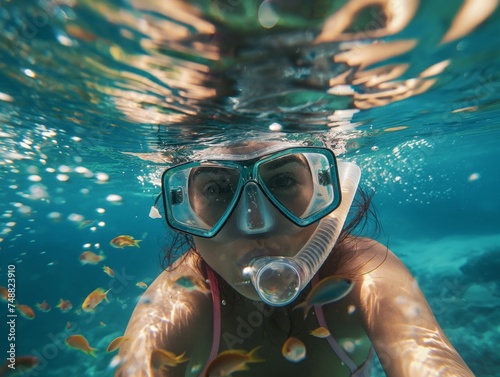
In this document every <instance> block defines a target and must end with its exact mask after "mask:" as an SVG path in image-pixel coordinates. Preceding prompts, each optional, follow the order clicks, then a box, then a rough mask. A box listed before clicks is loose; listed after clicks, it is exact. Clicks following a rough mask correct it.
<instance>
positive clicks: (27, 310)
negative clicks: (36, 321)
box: [16, 304, 35, 319]
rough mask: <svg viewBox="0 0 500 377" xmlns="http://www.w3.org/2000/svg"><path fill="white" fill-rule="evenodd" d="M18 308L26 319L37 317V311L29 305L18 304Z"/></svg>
mask: <svg viewBox="0 0 500 377" xmlns="http://www.w3.org/2000/svg"><path fill="white" fill-rule="evenodd" d="M16 309H17V311H18V312H19V313H21V315H22V316H23V317H24V318H26V319H33V318H35V312H34V310H33V309H31V307H30V306H28V305H22V304H16Z"/></svg>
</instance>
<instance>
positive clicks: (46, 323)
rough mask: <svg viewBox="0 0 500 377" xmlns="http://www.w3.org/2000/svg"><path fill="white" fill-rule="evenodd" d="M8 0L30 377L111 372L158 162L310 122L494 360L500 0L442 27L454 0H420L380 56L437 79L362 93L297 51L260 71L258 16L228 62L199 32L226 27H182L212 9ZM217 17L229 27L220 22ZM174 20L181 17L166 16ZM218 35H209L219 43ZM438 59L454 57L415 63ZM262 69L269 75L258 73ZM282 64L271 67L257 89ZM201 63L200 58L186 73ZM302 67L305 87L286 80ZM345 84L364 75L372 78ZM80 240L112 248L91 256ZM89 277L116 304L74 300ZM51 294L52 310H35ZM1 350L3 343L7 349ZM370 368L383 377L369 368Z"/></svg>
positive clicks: (490, 368) (484, 375) (472, 343)
mask: <svg viewBox="0 0 500 377" xmlns="http://www.w3.org/2000/svg"><path fill="white" fill-rule="evenodd" d="M202 3H203V4H202ZM341 3H342V2H341ZM0 4H1V6H0V23H1V25H0V26H1V32H0V33H1V35H0V68H1V69H0V125H1V131H0V155H1V156H2V158H1V160H0V179H1V182H2V190H1V191H0V286H4V287H7V272H8V266H9V265H11V266H15V295H16V300H17V302H18V303H19V304H26V305H29V306H30V307H32V308H33V309H34V310H35V318H34V319H32V320H29V319H26V318H24V317H22V316H20V315H18V316H17V317H16V326H15V338H16V340H15V351H16V355H17V356H21V355H35V356H37V357H38V358H39V359H40V364H39V365H38V366H37V367H36V368H35V369H34V370H32V371H31V372H29V373H26V375H27V376H44V377H45V376H47V377H56V376H68V375H76V376H105V375H106V376H112V375H113V370H112V368H111V367H110V366H109V365H110V362H111V360H112V358H113V356H114V355H115V353H107V352H106V347H107V346H108V344H109V342H110V341H111V340H112V339H114V338H115V337H117V336H119V335H122V334H123V333H124V331H125V328H126V325H127V322H128V318H129V317H130V315H131V313H132V311H133V308H134V306H135V304H136V303H137V301H138V299H139V298H140V296H141V294H142V293H143V292H144V289H143V288H140V287H138V286H137V285H136V284H137V283H138V282H145V283H146V284H149V283H151V282H152V281H153V280H154V279H155V277H156V276H157V275H158V274H159V273H160V272H161V271H162V267H161V260H162V255H163V254H162V249H164V248H165V247H166V246H167V245H168V244H169V241H170V240H171V233H170V231H169V230H168V229H167V226H166V224H165V223H164V221H162V220H153V219H151V218H149V217H148V213H149V209H150V207H151V206H152V205H153V203H154V200H155V197H156V196H157V195H158V193H159V192H160V187H159V185H158V183H159V175H160V174H161V171H162V170H163V169H164V168H165V166H167V165H169V164H170V163H171V162H172V161H173V160H174V159H175V157H176V156H178V155H181V156H186V155H189V153H191V151H192V150H193V149H200V148H203V147H206V146H211V145H214V144H217V143H220V142H227V141H231V140H241V139H245V138H252V137H260V138H264V137H272V138H283V139H290V138H293V139H299V140H300V139H307V140H313V139H321V140H323V141H324V142H326V143H327V144H328V145H331V146H332V148H334V149H335V151H336V152H337V154H338V156H339V158H340V159H345V160H348V161H353V162H356V163H357V164H358V165H359V166H360V167H361V169H362V181H361V185H362V186H363V187H364V188H365V189H366V190H368V191H374V192H375V196H374V200H373V203H374V208H375V209H376V212H377V217H378V219H379V221H380V223H381V225H382V231H381V233H380V234H379V235H378V236H377V239H378V240H379V241H380V242H382V243H384V244H386V245H388V246H389V248H390V249H391V250H392V251H393V252H394V253H396V254H397V255H398V256H399V257H400V258H401V259H402V260H403V262H404V263H405V264H406V265H407V267H408V268H409V269H410V271H411V272H412V273H413V274H414V275H415V276H416V278H417V280H418V282H419V284H420V286H421V288H422V290H423V292H424V293H425V295H426V297H427V299H428V301H429V303H430V305H431V307H432V308H433V310H434V313H435V315H436V317H437V319H438V322H439V323H440V325H441V326H442V327H443V329H444V331H445V333H446V334H447V335H448V337H449V338H450V340H451V342H452V344H453V345H454V346H455V348H456V349H457V350H458V351H459V353H460V354H461V355H462V357H463V358H464V360H465V361H466V362H467V364H468V365H469V367H470V368H471V369H472V370H473V372H474V373H475V375H476V376H479V377H493V376H498V375H499V372H498V367H499V366H500V356H499V353H498V344H499V343H500V310H499V309H500V274H499V271H500V195H499V187H500V173H499V168H498V162H499V161H500V148H499V147H498V143H499V140H500V94H499V93H500V80H499V79H500V71H499V68H500V54H499V51H500V27H499V26H498V25H500V11H499V8H498V6H497V7H496V8H495V9H494V10H493V11H492V12H491V14H490V15H489V16H488V17H487V18H486V19H485V20H484V21H483V22H481V23H480V24H479V25H477V26H476V27H475V28H474V29H473V30H471V31H470V32H467V33H466V34H465V35H463V36H462V37H460V38H459V39H457V40H455V41H453V42H450V43H448V44H444V45H440V44H439V43H438V42H439V39H440V37H441V36H442V35H443V34H444V33H445V31H446V30H447V28H449V26H450V24H451V20H452V19H453V17H454V15H455V14H456V13H457V12H458V10H459V8H460V6H462V5H463V2H462V1H450V2H447V3H446V5H439V4H433V3H432V2H431V1H421V2H420V3H419V7H418V11H417V12H416V14H415V15H414V17H413V20H412V21H411V22H410V23H409V24H408V26H407V27H406V28H404V29H403V30H402V31H400V32H399V33H398V34H396V35H395V36H389V37H387V38H386V40H387V41H391V40H397V39H401V40H403V39H405V40H406V39H411V38H416V39H418V40H419V41H420V43H419V44H418V45H417V46H416V47H414V48H413V49H412V50H411V51H409V52H405V53H403V54H401V55H399V56H396V57H393V58H390V59H389V60H388V64H389V63H390V64H399V63H402V62H404V63H408V64H409V66H410V68H409V69H408V70H407V71H406V73H404V74H403V76H402V78H403V79H404V80H412V79H413V78H415V77H416V78H420V79H423V78H426V77H432V78H435V79H436V82H435V83H434V84H433V85H432V86H431V87H430V88H429V89H427V90H425V91H422V92H419V93H415V94H414V95H408V96H406V97H403V98H398V97H397V96H394V97H391V98H390V100H387V101H384V102H383V103H382V104H379V105H373V104H370V106H357V107H356V106H355V105H353V103H354V102H353V101H352V96H351V95H350V94H348V95H342V94H339V96H338V97H337V98H333V99H331V98H330V97H327V96H325V92H326V91H327V90H328V88H324V87H323V86H324V85H323V84H321V85H319V84H318V85H316V84H314V83H317V82H318V80H319V79H318V80H316V81H314V80H312V79H311V78H312V77H313V76H314V75H315V72H313V70H311V71H307V72H306V73H304V71H303V68H302V69H299V68H296V67H295V70H293V69H292V73H290V75H289V76H286V75H285V74H284V73H283V72H285V71H286V69H285V68H286V67H285V68H283V71H281V70H271V69H270V66H273V64H278V65H279V64H282V63H283V61H282V59H281V56H280V54H279V53H275V54H271V57H267V56H268V55H266V54H267V53H269V51H271V50H274V49H276V48H277V47H276V46H278V47H279V43H278V42H277V43H278V44H277V45H276V44H272V43H270V44H269V45H268V46H267V47H266V48H263V50H262V51H261V50H259V48H260V47H259V46H260V45H261V44H263V45H265V43H267V42H269V41H268V40H267V39H265V38H267V35H266V34H263V35H264V36H263V37H262V36H261V35H260V34H259V35H258V36H254V37H252V39H248V40H246V43H247V44H246V45H245V46H249V47H245V48H247V50H245V51H246V52H247V55H244V54H242V56H243V55H244V56H245V57H246V58H245V59H247V57H248V56H250V57H251V59H250V58H248V60H245V59H243V60H242V61H236V62H234V61H231V59H229V58H228V61H224V62H223V60H224V59H223V58H222V57H221V58H220V61H221V62H222V63H221V64H222V65H223V68H217V67H218V66H217V64H216V62H217V59H216V58H213V57H212V55H210V54H211V53H212V52H211V50H210V48H209V47H206V46H211V45H214V44H217V43H219V42H220V41H218V40H217V38H215V39H214V38H206V39H203V38H201V39H199V40H196V41H194V42H193V40H192V39H190V37H189V36H190V35H196V31H197V30H198V32H199V33H200V34H199V35H203V33H202V31H203V30H204V29H203V27H199V28H197V25H198V24H197V22H201V21H200V19H203V17H201V16H199V18H196V19H195V20H194V21H192V22H193V24H192V25H189V24H188V20H190V19H189V18H182V19H181V20H178V21H176V20H175V19H172V14H184V13H175V12H174V11H172V10H165V9H164V8H165V7H163V6H160V5H159V4H156V5H155V3H153V2H152V3H147V4H148V5H143V6H140V5H138V3H136V2H116V3H113V2H102V3H97V2H93V1H82V2H77V1H75V2H69V1H68V2H61V1H59V2H58V1H49V0H39V1H34V0H33V1H28V0H23V1H19V2H9V1H5V0H0ZM178 4H179V2H172V7H174V9H175V6H178ZM199 4H201V5H200V6H199V8H200V9H205V8H203V7H204V6H206V4H205V3H204V2H200V3H199ZM204 4H205V5H204ZM155 6H157V7H158V8H157V9H155ZM179 9H181V8H179ZM188 9H189V8H188ZM169 12H173V13H169ZM167 21H168V23H169V24H168V25H167V26H164V25H163V26H159V25H160V24H161V23H165V22H167ZM120 22H121V23H120ZM155 22H157V23H155ZM317 22H318V23H319V21H317ZM216 24H217V25H218V27H222V26H221V24H222V25H223V21H220V20H219V22H218V23H216ZM68 25H77V26H78V27H73V28H69V26H68ZM172 25H182V26H183V28H186V29H188V30H190V33H191V34H189V33H187V36H184V34H182V33H180V34H176V33H174V32H172V33H171V34H168V33H166V34H165V30H167V31H168V30H170V29H169V28H170V27H172ZM186 25H188V26H186ZM223 26H224V25H223ZM225 26H226V27H227V25H225ZM161 27H165V28H166V29H165V30H163V31H164V34H161V33H160V32H161V31H162V29H161ZM233 27H234V26H233ZM308 27H309V26H308ZM175 30H176V29H175ZM200 30H201V31H200ZM159 34H161V38H160V37H158V35H159ZM229 34H230V33H229ZM157 37H158V38H160V39H161V43H162V46H163V50H161V49H160V48H159V47H158V46H159V45H158V44H155V43H159V42H158V39H155V38H157ZM183 38H184V39H183ZM224 38H226V39H224ZM224 38H222V42H220V43H221V44H224V43H227V44H230V42H228V39H227V38H229V37H227V35H226V36H225V37H224ZM234 38H246V37H245V36H244V35H243V36H241V37H234ZM259 38H261V39H259ZM229 39H230V38H229ZM306 39H307V38H306ZM144 41H149V42H151V44H148V43H146V42H144ZM195 42H196V43H199V44H202V45H204V46H205V45H206V46H205V47H201V48H200V47H199V46H198V45H197V44H196V43H195ZM273 43H274V42H273ZM287 43H289V42H287ZM306 45H307V44H306ZM152 46H153V47H152ZM196 46H198V47H196ZM269 46H271V47H269ZM301 46H302V47H301V48H302V49H304V50H307V47H304V44H301ZM330 47H331V46H330ZM331 48H332V49H333V50H335V48H336V45H335V46H333V47H331ZM285 50H286V51H285ZM285 50H284V51H285V52H283V54H284V55H286V54H288V53H289V50H287V49H285ZM299 50H300V49H299ZM316 53H318V51H316ZM322 53H325V51H322ZM334 53H335V51H334V52H332V54H334ZM262 56H264V58H262ZM139 57H140V58H144V61H143V62H142V60H141V61H140V59H139ZM135 58H137V59H135ZM134 59H135V60H134ZM273 59H275V60H277V61H278V63H273ZM443 61H447V62H448V65H447V66H446V68H444V69H442V70H440V71H439V70H438V71H436V73H434V74H432V75H430V76H419V72H423V71H424V70H425V69H426V68H428V67H431V66H433V65H435V64H437V63H440V62H443ZM143 63H144V64H143ZM386 63H387V61H386ZM246 64H247V65H246ZM283 64H286V63H283ZM377 64H378V65H377ZM375 65H376V66H383V64H382V63H381V62H378V63H376V64H375ZM259 67H260V68H262V71H261V72H262V75H263V77H264V79H262V80H259V79H258V78H257V77H258V74H257V73H252V72H253V71H252V70H254V71H255V72H259V70H258V68H259ZM216 69H217V70H219V71H218V72H219V73H218V74H219V75H220V72H224V69H227V70H228V72H229V74H228V77H230V78H231V80H233V81H234V82H233V81H232V83H231V85H234V87H235V88H236V89H237V90H234V91H228V90H226V89H227V88H226V87H224V88H223V89H221V88H220V87H217V85H216V84H217V83H218V81H217V80H218V78H217V75H215V76H214V77H215V78H211V77H210V76H209V75H208V74H207V72H209V71H210V70H216ZM254 74H255V75H256V76H255V80H254V81H252V77H254V76H253V75H254ZM277 74H281V75H282V76H280V77H281V81H280V80H276V82H274V81H272V82H269V81H266V82H265V84H266V85H268V86H267V87H265V88H261V87H259V85H260V84H262V82H264V81H265V79H266V78H267V79H269V78H272V77H273V75H277ZM197 75H202V76H203V75H207V76H206V77H205V76H203V79H200V80H199V81H196V77H197ZM241 77H244V79H241V80H240V81H238V79H239V78H241ZM289 77H290V78H289ZM314 77H316V78H317V77H319V74H316V76H314ZM292 79H293V80H292ZM309 79H311V80H309ZM287 80H292V81H293V82H294V83H293V84H291V83H290V82H288V81H287ZM301 80H304V81H307V83H308V85H303V86H300V85H298V86H297V88H298V89H296V90H294V91H287V90H289V89H290V88H291V87H293V86H294V85H295V84H296V82H297V81H301ZM308 80H309V81H308ZM396 80H397V79H394V81H396ZM320 81H321V80H320ZM311 82H312V83H313V84H311ZM405 83H406V85H407V86H409V85H411V84H412V83H413V81H405ZM273 85H274V86H273ZM315 85H316V86H315ZM204 86H206V87H204ZM212 86H213V87H217V88H218V90H219V91H216V92H217V93H218V94H217V96H215V97H211V94H206V95H205V94H204V92H203V90H204V89H207V88H210V87H212ZM348 86H349V85H345V86H342V87H341V88H337V89H338V90H339V91H341V90H348V89H349V88H347V87H348ZM353 87H354V89H355V91H358V93H361V92H362V93H364V94H369V93H373V92H374V91H375V89H373V88H369V87H363V85H362V84H357V85H356V84H351V87H350V89H351V90H352V88H353ZM248 88H250V90H249V89H248ZM270 88H271V89H270ZM272 88H275V89H276V96H273V93H274V92H272V91H271V92H269V90H272ZM233 89H234V88H233ZM379 89H380V88H379ZM219 92H220V93H219ZM221 93H222V94H221ZM283 93H287V97H286V98H284V97H283V96H282V94H283ZM349 93H351V92H349ZM264 94H265V95H267V97H266V99H265V100H262V102H260V101H259V100H258V98H259V96H263V95H264ZM332 97H333V96H332ZM214 98H215V99H214ZM221 98H222V99H224V100H222V99H221ZM384 98H385V97H384ZM280 101H281V102H280ZM344 110H348V111H347V112H342V111H344ZM334 114H335V116H334V117H333V118H332V116H333V115H334ZM301 119H303V120H304V121H303V122H302V121H301ZM332 119H333V120H332ZM85 221H87V222H85ZM119 235H130V236H132V237H134V238H135V239H139V240H142V241H141V242H140V243H139V245H140V247H139V248H137V247H125V248H123V249H119V248H114V247H112V245H110V241H111V240H112V239H113V238H114V237H117V236H119ZM84 251H93V252H95V253H97V254H99V253H102V254H103V255H104V256H105V259H104V260H103V261H101V262H100V263H98V264H96V265H91V264H87V265H82V264H81V263H80V260H79V258H80V255H81V254H82V253H83V252H84ZM104 265H106V266H109V267H111V268H112V269H113V270H114V271H115V273H116V276H115V277H114V278H111V277H109V276H108V275H106V274H105V273H104V272H103V266H104ZM98 287H102V288H104V289H105V290H108V289H111V290H110V292H109V294H108V298H109V303H103V304H101V305H99V306H98V308H97V309H96V311H95V313H79V311H78V310H77V309H78V308H79V307H81V304H82V302H83V300H84V299H85V297H86V296H87V295H88V294H89V293H90V292H92V291H93V290H94V289H96V288H98ZM61 298H63V299H69V300H71V302H72V304H73V309H72V310H70V311H69V312H67V313H62V312H61V311H60V310H59V309H58V308H56V305H57V303H58V302H59V300H60V299H61ZM43 300H45V301H46V302H47V303H49V305H50V306H51V307H52V309H51V310H50V311H49V312H42V311H39V310H37V309H35V306H36V304H37V303H41V302H42V301H43ZM8 314H9V313H8V307H7V304H6V303H3V302H0V316H2V319H1V320H0V323H1V324H0V351H1V354H2V355H5V354H7V351H8V345H9V343H10V342H8V341H7V336H8V333H9V326H8V325H7V319H8V318H9V317H8ZM68 323H69V325H68ZM78 333H81V334H84V335H85V337H86V338H87V339H88V340H89V343H90V345H91V346H92V347H95V348H97V349H98V351H97V357H95V358H93V357H92V356H89V355H86V354H83V353H81V352H79V351H76V350H74V349H70V348H68V347H67V346H66V345H65V344H64V341H65V339H66V338H67V337H68V336H69V335H72V334H78ZM192 335H193V336H196V334H192ZM4 361H5V359H4V356H2V360H0V365H1V363H3V362H4ZM373 376H377V377H379V376H384V373H383V371H382V370H381V369H380V366H378V367H377V370H376V371H375V372H374V374H373Z"/></svg>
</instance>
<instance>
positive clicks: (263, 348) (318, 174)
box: [117, 141, 473, 377]
mask: <svg viewBox="0 0 500 377" xmlns="http://www.w3.org/2000/svg"><path fill="white" fill-rule="evenodd" d="M212 152H213V153H212V156H210V155H208V154H207V153H206V152H204V154H203V156H200V157H201V158H200V160H201V161H198V162H197V161H194V162H191V163H188V164H183V165H180V166H177V167H173V168H171V169H167V171H166V172H165V173H164V175H163V177H162V193H163V200H164V202H165V212H166V217H167V221H168V223H169V225H170V226H171V227H172V228H174V229H176V230H179V231H181V232H182V233H181V234H190V235H191V236H192V240H193V241H194V243H193V242H191V244H192V245H191V246H192V247H191V249H190V250H189V252H187V253H186V254H184V255H183V256H182V257H181V258H179V259H178V260H177V261H176V262H175V263H173V264H172V265H171V266H170V267H168V268H167V270H166V271H164V272H163V273H162V274H161V275H160V276H159V277H158V278H157V279H156V280H155V281H154V282H153V284H151V286H150V287H149V288H148V290H147V291H146V293H145V295H144V296H143V298H142V300H141V302H140V303H139V304H138V305H137V307H136V309H135V311H134V313H133V315H132V317H131V319H130V322H129V325H128V327H127V330H126V333H125V336H126V337H127V338H128V339H129V340H128V341H126V342H124V343H123V345H122V347H121V350H120V354H119V362H120V365H119V367H118V369H117V376H199V375H201V376H225V375H232V373H233V372H237V373H236V375H238V376H244V375H247V376H273V377H275V376H306V375H307V376H369V375H370V372H369V369H370V361H371V358H372V353H373V351H375V352H376V353H377V355H378V357H379V358H380V361H381V364H382V366H383V368H384V370H385V372H386V374H387V376H395V377H403V376H437V375H439V376H473V374H472V372H471V371H470V370H469V368H468V367H467V366H466V365H465V363H464V362H463V360H462V359H461V357H460V356H459V355H458V353H457V352H456V350H455V349H454V348H453V346H452V345H451V344H450V342H449V341H448V339H447V338H446V336H445V335H444V333H443V332H442V330H441V328H440V327H439V325H438V324H437V322H436V319H435V317H434V315H433V314H432V311H431V309H430V308H429V305H428V304H427V302H426V300H425V298H424V296H423V294H422V292H421V291H420V289H419V287H418V284H417V283H416V281H415V279H414V278H413V276H412V275H411V274H410V272H409V271H408V270H407V269H406V268H405V267H404V265H403V264H402V263H401V261H400V260H399V259H398V258H397V257H396V256H395V255H394V254H393V253H392V252H390V251H389V250H388V249H387V248H386V247H385V246H383V245H381V244H379V243H378V242H376V241H373V240H371V239H367V238H360V237H355V236H353V235H351V234H350V231H351V230H352V229H353V228H354V227H355V226H356V224H357V223H359V221H360V220H361V218H362V216H363V215H364V214H365V212H366V211H367V204H366V203H364V204H362V205H361V207H360V211H358V216H356V215H354V220H353V222H351V223H350V224H349V225H347V226H345V227H344V230H343V232H342V234H341V235H340V238H339V239H338V240H336V238H337V237H336V236H335V235H333V234H332V235H330V234H328V235H327V237H331V238H334V239H332V240H331V241H332V242H333V243H335V241H336V244H335V247H334V249H333V251H332V250H331V247H330V248H329V249H328V250H327V251H326V254H325V255H324V256H325V257H326V256H327V259H326V261H325V262H324V264H323V265H322V267H321V269H319V271H317V270H314V271H313V272H312V274H313V275H314V277H313V278H312V282H311V284H307V285H306V286H305V287H302V286H299V285H297V284H295V280H294V277H293V276H292V277H290V276H285V277H284V279H285V280H283V281H284V282H285V283H286V284H284V283H283V281H280V280H279V279H280V278H279V277H278V276H279V275H280V274H276V275H272V274H273V273H275V272H276V270H275V271H274V272H266V273H265V274H264V275H265V278H266V277H269V276H270V283H269V281H268V282H267V283H268V286H261V285H259V281H258V279H256V278H255V276H256V274H257V273H256V270H257V267H255V266H258V265H259V263H261V264H263V265H264V266H267V264H266V263H268V261H269V260H273V261H274V260H282V258H281V257H290V258H291V259H290V260H293V261H295V260H297V256H296V254H297V253H299V251H301V250H302V249H303V248H304V247H306V245H309V243H308V241H309V240H310V239H312V238H314V237H318V236H317V233H319V231H318V232H316V233H315V230H316V229H317V228H319V227H320V226H323V225H321V224H324V223H325V222H324V220H321V219H322V218H332V219H335V221H337V223H336V226H337V225H339V229H340V228H341V227H342V223H338V218H339V217H342V216H331V215H329V213H332V214H335V213H337V212H336V211H338V208H341V207H342V205H344V206H346V204H345V203H346V201H347V200H348V199H347V198H348V197H349V195H350V197H351V199H352V196H353V195H354V193H353V192H350V193H349V192H343V194H342V198H341V195H340V190H339V186H343V184H342V183H341V182H342V175H341V176H340V181H339V174H338V170H339V169H338V166H337V163H336V161H335V156H334V155H333V152H331V151H330V150H328V149H326V148H310V149H308V148H303V147H300V146H297V145H289V144H283V143H279V144H277V143H269V142H256V141H254V142H245V143H241V144H238V145H235V146H231V147H221V148H218V149H216V150H214V151H212ZM195 160H196V159H195ZM342 188H343V189H344V191H345V188H344V187H342ZM351 190H353V191H355V188H354V189H352V188H351ZM341 202H342V203H341ZM339 206H340V207H339ZM349 206H350V203H349V204H347V208H348V207H349ZM351 212H352V211H351ZM321 221H323V222H321ZM341 222H342V221H341ZM318 224H320V225H318ZM327 233H328V232H327ZM337 236H338V235H337ZM180 237H181V236H180ZM320 237H325V236H320ZM187 239H188V240H190V239H191V238H187ZM333 243H331V244H333ZM331 244H328V245H331ZM319 254H321V252H319ZM319 254H318V255H319ZM267 257H270V258H267ZM266 258H267V259H266ZM298 259H300V258H298ZM320 259H321V258H320ZM256 261H257V262H256ZM259 261H260V262H259ZM262 261H263V262H262ZM320 262H322V259H321V261H320ZM318 267H319V266H318ZM314 268H317V267H314ZM314 268H313V269H314ZM257 275H258V274H257ZM252 276H253V277H254V279H253V280H252ZM310 277H311V276H308V277H304V276H301V278H303V280H306V281H305V283H307V282H308V280H309V278H310ZM281 278H283V276H281ZM286 279H289V280H288V281H287V280H286ZM268 280H269V279H268ZM291 281H293V282H294V283H293V284H292V283H290V284H289V282H291ZM264 283H266V282H264ZM264 283H263V284H264ZM287 284H288V285H287ZM284 286H293V288H294V292H292V293H293V294H292V295H291V296H290V295H288V293H289V292H284V291H283V289H282V288H283V287H284ZM302 288H303V290H302ZM297 294H298V297H297V298H295V295H297ZM284 296H286V297H285V298H283V297H284ZM263 300H264V301H266V302H267V303H266V304H264V303H263V302H262V301H263ZM273 300H276V301H273ZM303 302H305V303H306V304H307V305H306V304H302V305H299V304H300V303H303ZM269 304H270V305H269ZM313 304H316V305H313ZM294 308H295V310H294ZM217 355H219V356H217Z"/></svg>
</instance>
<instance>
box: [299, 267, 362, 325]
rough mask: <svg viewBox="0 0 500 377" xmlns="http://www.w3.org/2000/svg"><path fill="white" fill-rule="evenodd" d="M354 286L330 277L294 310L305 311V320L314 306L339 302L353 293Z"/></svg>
mask: <svg viewBox="0 0 500 377" xmlns="http://www.w3.org/2000/svg"><path fill="white" fill-rule="evenodd" d="M352 287H353V284H352V282H351V281H349V280H346V279H342V278H339V277H338V276H329V277H327V278H325V279H323V280H321V281H320V282H319V283H318V284H316V285H315V286H314V287H313V289H311V291H310V292H309V294H308V295H307V297H306V299H305V300H304V302H301V303H300V304H298V305H297V306H296V307H295V308H293V310H295V309H298V308H301V309H304V318H306V317H307V312H309V309H311V307H312V306H313V305H325V304H330V303H332V302H335V301H338V300H340V299H342V298H344V297H345V296H347V295H348V294H349V292H351V290H352Z"/></svg>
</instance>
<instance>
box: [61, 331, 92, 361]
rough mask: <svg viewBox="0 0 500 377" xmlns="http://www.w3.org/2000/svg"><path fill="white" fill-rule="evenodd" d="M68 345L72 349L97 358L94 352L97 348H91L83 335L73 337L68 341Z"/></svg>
mask: <svg viewBox="0 0 500 377" xmlns="http://www.w3.org/2000/svg"><path fill="white" fill-rule="evenodd" d="M66 344H67V345H68V346H69V347H71V348H74V349H77V350H80V351H82V352H83V353H86V354H89V355H92V356H94V357H96V356H95V353H94V351H97V348H92V347H90V345H89V342H88V341H87V339H85V337H84V336H83V335H81V334H77V335H71V336H70V337H68V338H67V339H66Z"/></svg>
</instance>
